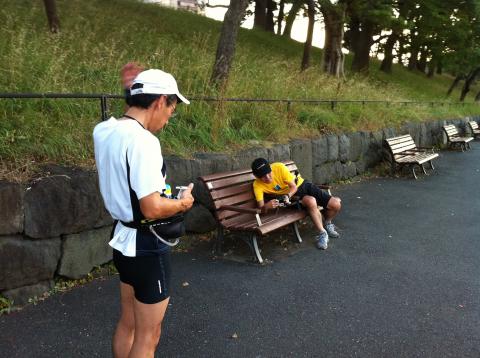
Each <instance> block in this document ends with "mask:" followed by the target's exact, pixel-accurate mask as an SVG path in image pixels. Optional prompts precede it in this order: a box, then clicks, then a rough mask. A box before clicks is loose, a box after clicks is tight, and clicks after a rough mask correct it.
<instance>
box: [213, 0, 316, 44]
mask: <svg viewBox="0 0 480 358" xmlns="http://www.w3.org/2000/svg"><path fill="white" fill-rule="evenodd" d="M229 3H230V2H229V1H225V0H210V4H211V5H228V4H229ZM290 6H291V5H290V4H287V5H286V6H285V13H288V10H290ZM251 10H252V11H253V10H254V6H253V5H251ZM226 11H227V9H226V8H209V7H206V8H205V15H206V16H207V17H210V18H212V19H215V20H219V21H223V17H224V16H225V12H226ZM277 14H278V11H276V12H275V16H276V15H277ZM317 17H318V15H317ZM242 27H245V28H247V29H251V28H252V27H253V15H252V16H250V17H248V18H247V19H246V20H245V22H244V23H243V24H242ZM307 27H308V18H307V17H305V16H303V11H300V12H299V13H298V15H297V18H296V19H295V22H294V23H293V28H292V38H293V39H294V40H297V41H300V42H305V40H306V38H307ZM275 28H276V26H275ZM323 33H324V29H323V24H322V22H321V21H318V18H317V21H316V22H315V27H314V29H313V42H312V44H313V46H316V47H323V43H324V35H323Z"/></svg>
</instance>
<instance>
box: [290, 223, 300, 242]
mask: <svg viewBox="0 0 480 358" xmlns="http://www.w3.org/2000/svg"><path fill="white" fill-rule="evenodd" d="M292 229H293V233H294V234H295V239H297V242H298V243H301V242H302V237H301V236H300V231H299V230H298V222H294V223H293V224H292Z"/></svg>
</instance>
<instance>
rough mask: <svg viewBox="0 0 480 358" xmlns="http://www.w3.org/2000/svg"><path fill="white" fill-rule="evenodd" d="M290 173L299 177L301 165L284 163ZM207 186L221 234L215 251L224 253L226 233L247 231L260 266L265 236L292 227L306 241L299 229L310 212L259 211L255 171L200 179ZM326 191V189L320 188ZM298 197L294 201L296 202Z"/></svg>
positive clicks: (294, 209) (296, 207)
mask: <svg viewBox="0 0 480 358" xmlns="http://www.w3.org/2000/svg"><path fill="white" fill-rule="evenodd" d="M283 163H284V164H285V165H286V166H287V168H288V169H289V170H290V172H292V173H294V174H297V173H298V170H297V166H296V165H295V163H294V162H293V161H285V162H283ZM199 179H200V181H202V182H203V183H204V184H205V187H206V188H207V190H208V192H209V194H210V198H211V199H212V201H213V205H214V208H215V218H216V219H217V222H218V231H217V238H216V245H215V249H216V250H217V251H220V250H221V245H222V243H223V239H224V230H230V231H243V232H246V233H247V234H248V235H246V236H243V235H242V236H241V238H242V240H244V241H245V242H246V243H247V244H248V246H249V247H250V249H251V250H252V252H253V254H254V257H255V258H256V259H257V260H258V262H259V263H263V258H262V256H261V254H260V250H259V248H258V243H257V237H258V236H264V235H267V234H269V233H271V232H272V231H275V230H277V229H279V228H282V227H285V226H288V225H290V226H291V227H292V229H293V233H294V236H295V239H296V241H297V242H299V243H300V242H302V238H301V236H300V232H299V230H298V221H299V220H301V219H304V218H305V217H306V216H307V215H308V213H307V212H306V211H305V210H303V208H301V206H300V205H299V204H298V203H297V205H292V206H288V207H279V208H278V209H275V210H269V211H268V212H267V213H264V214H262V213H261V210H260V209H258V208H257V202H256V200H255V196H254V194H253V187H252V183H253V180H254V179H255V177H254V175H253V174H252V171H251V170H249V169H246V170H237V171H231V172H224V173H218V174H211V175H206V176H202V177H199ZM320 187H322V188H323V189H325V188H327V189H328V187H326V186H320ZM294 198H295V197H293V198H292V200H293V199H294Z"/></svg>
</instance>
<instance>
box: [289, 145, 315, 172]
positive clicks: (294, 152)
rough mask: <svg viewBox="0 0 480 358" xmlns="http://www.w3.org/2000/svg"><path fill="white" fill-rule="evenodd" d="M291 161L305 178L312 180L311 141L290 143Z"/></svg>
mask: <svg viewBox="0 0 480 358" xmlns="http://www.w3.org/2000/svg"><path fill="white" fill-rule="evenodd" d="M290 159H292V160H293V161H294V162H295V164H296V165H297V167H298V170H299V171H300V173H301V174H302V176H303V177H304V178H307V179H309V180H312V178H313V171H312V167H313V164H312V141H311V140H310V139H295V140H292V141H291V142H290Z"/></svg>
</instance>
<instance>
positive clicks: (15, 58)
mask: <svg viewBox="0 0 480 358" xmlns="http://www.w3.org/2000/svg"><path fill="white" fill-rule="evenodd" d="M0 5H1V7H0V33H1V34H2V35H1V36H0V50H1V51H0V70H1V76H0V86H1V88H2V90H1V91H3V92H17V93H21V92H65V93H72V92H80V93H120V83H119V70H120V68H121V67H122V65H123V64H125V63H126V62H128V61H131V60H136V61H139V62H141V63H144V64H145V65H146V66H148V67H155V68H161V69H164V70H166V71H168V72H171V73H173V74H174V75H175V77H176V78H177V80H178V82H179V84H180V89H181V91H182V92H183V93H185V94H187V95H188V96H204V95H207V96H212V95H213V96H214V95H216V94H215V93H214V92H213V91H212V89H211V88H210V87H209V85H208V80H209V77H210V71H211V68H212V64H213V60H214V55H215V50H216V44H217V40H218V35H219V31H220V27H221V23H220V22H217V21H214V20H211V19H208V18H205V17H201V16H197V15H194V14H191V13H187V12H183V11H175V10H171V9H167V8H162V7H158V6H156V5H151V4H143V3H139V2H136V1H135V0H109V1H105V0H57V6H58V12H59V16H60V20H61V29H62V30H61V33H60V34H57V35H52V34H50V33H49V32H48V31H47V24H46V16H45V11H44V8H43V5H42V2H41V1H31V0H15V1H6V0H0ZM302 51H303V46H302V44H299V43H297V42H295V41H292V40H289V39H284V38H280V37H277V36H273V35H271V34H268V33H265V32H263V31H256V30H244V29H242V30H241V31H240V34H239V41H238V44H237V53H236V57H235V62H234V67H233V70H232V73H231V77H230V81H229V86H228V90H227V92H226V93H225V94H224V95H225V97H258V98H297V99H302V98H310V99H368V100H391V101H404V100H442V101H443V100H446V99H445V92H446V89H447V88H448V85H449V83H450V81H451V78H450V77H449V76H436V77H435V78H433V79H427V78H426V77H425V76H424V75H422V74H418V73H412V72H409V71H407V70H405V69H403V68H400V67H399V66H397V67H395V68H394V73H393V74H392V75H386V74H384V73H381V72H379V71H378V70H377V68H378V65H379V64H378V63H377V62H376V61H374V62H373V63H372V71H371V74H370V76H369V77H363V76H352V75H347V79H346V80H340V81H339V80H336V79H332V78H329V77H327V76H325V75H323V74H322V73H321V71H320V60H321V51H320V50H318V49H314V51H313V56H312V62H313V65H312V67H311V68H310V69H309V70H307V71H305V72H303V73H302V72H300V71H299V67H300V60H301V55H302ZM349 60H350V59H349V58H347V64H346V68H348V66H349V64H348V61H349ZM457 98H458V92H455V93H454V94H453V96H452V101H453V99H455V100H456V99H457ZM447 100H448V99H447ZM122 108H123V103H121V101H113V102H112V103H111V111H112V113H113V114H114V115H117V116H118V115H120V114H121V113H122ZM179 109H180V111H179V112H180V114H179V116H178V119H175V120H174V121H172V122H171V123H170V125H169V126H168V127H167V128H166V130H165V131H163V132H162V133H161V134H160V138H161V141H162V146H163V148H164V152H166V153H177V154H181V155H185V156H189V155H190V154H191V153H193V152H194V151H212V150H213V151H214V150H221V151H228V150H233V149H235V148H238V147H241V146H245V145H248V143H250V142H251V141H252V140H256V141H285V140H288V139H289V138H292V137H301V136H303V137H308V136H314V135H316V134H318V133H321V132H325V131H340V130H357V129H375V128H381V127H384V126H391V125H398V124H400V123H402V122H403V121H406V120H408V121H415V120H426V119H429V118H436V119H437V118H447V117H448V118H452V117H460V116H464V115H472V114H477V113H478V106H477V105H475V104H473V103H472V102H471V100H470V103H467V104H466V105H465V106H457V105H451V106H430V105H419V106H401V105H393V106H385V105H368V106H365V107H363V106H361V105H352V104H349V105H346V104H342V105H339V106H338V107H337V109H336V110H335V111H331V110H330V108H329V106H328V105H319V106H313V105H300V104H294V105H293V106H292V107H291V109H290V111H287V106H286V104H264V103H263V104H258V103H257V104H252V103H248V104H246V103H223V104H221V105H219V104H212V103H206V102H202V101H193V103H192V105H190V106H179ZM99 120H100V111H99V101H96V100H95V101H94V100H66V99H57V100H51V99H50V100H11V99H8V100H7V99H0V159H1V162H2V168H1V169H0V176H3V177H15V176H16V175H19V173H20V172H21V171H22V170H27V169H28V168H29V167H30V166H31V165H32V163H43V162H57V163H63V164H67V163H68V164H76V165H90V164H92V157H93V156H92V150H93V148H92V141H91V131H92V129H93V127H94V125H95V124H96V123H97V122H98V121H99Z"/></svg>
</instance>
